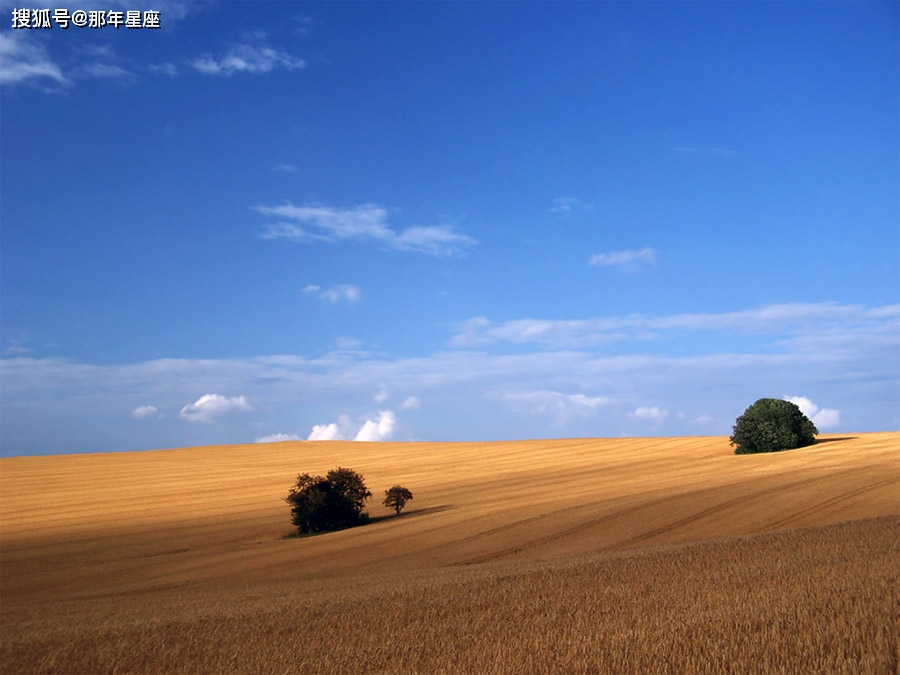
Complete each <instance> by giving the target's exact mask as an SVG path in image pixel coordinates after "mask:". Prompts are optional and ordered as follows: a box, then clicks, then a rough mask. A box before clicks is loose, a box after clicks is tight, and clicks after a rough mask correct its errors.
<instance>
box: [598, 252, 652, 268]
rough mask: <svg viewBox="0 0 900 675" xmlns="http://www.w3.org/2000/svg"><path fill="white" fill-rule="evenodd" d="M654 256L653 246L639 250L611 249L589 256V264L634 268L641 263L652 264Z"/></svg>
mask: <svg viewBox="0 0 900 675" xmlns="http://www.w3.org/2000/svg"><path fill="white" fill-rule="evenodd" d="M656 256H657V253H656V249H653V248H642V249H641V250H640V251H612V252H610V253H598V254H597V255H594V256H591V259H590V263H589V264H591V265H600V266H602V267H619V268H621V269H635V268H636V267H637V266H638V265H639V264H641V263H643V264H647V265H652V264H653V263H655V262H656Z"/></svg>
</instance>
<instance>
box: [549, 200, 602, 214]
mask: <svg viewBox="0 0 900 675" xmlns="http://www.w3.org/2000/svg"><path fill="white" fill-rule="evenodd" d="M548 210H549V211H550V213H552V214H554V215H557V216H571V215H574V214H576V213H590V212H591V211H593V210H594V207H593V206H592V205H591V204H588V203H586V202H583V201H581V200H580V199H576V198H575V197H556V198H555V199H554V200H553V206H551V207H550V208H549V209H548Z"/></svg>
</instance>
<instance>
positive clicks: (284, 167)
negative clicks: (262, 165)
mask: <svg viewBox="0 0 900 675" xmlns="http://www.w3.org/2000/svg"><path fill="white" fill-rule="evenodd" d="M272 168H273V169H274V170H275V171H282V172H284V173H297V172H298V171H299V170H300V168H299V167H297V166H294V165H293V164H283V163H278V164H276V165H275V166H274V167H272Z"/></svg>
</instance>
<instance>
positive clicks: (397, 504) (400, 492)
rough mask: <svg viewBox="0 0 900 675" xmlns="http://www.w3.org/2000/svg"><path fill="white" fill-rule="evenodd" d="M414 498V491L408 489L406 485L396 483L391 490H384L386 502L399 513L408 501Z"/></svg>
mask: <svg viewBox="0 0 900 675" xmlns="http://www.w3.org/2000/svg"><path fill="white" fill-rule="evenodd" d="M412 498H413V496H412V492H410V491H409V490H407V489H406V488H405V487H401V486H400V485H395V486H394V487H392V488H391V489H390V490H385V491H384V501H383V502H382V504H384V505H385V506H386V507H388V508H389V509H394V511H396V512H397V515H398V516H399V515H400V511H402V510H403V507H404V506H406V502H408V501H410V500H411V499H412Z"/></svg>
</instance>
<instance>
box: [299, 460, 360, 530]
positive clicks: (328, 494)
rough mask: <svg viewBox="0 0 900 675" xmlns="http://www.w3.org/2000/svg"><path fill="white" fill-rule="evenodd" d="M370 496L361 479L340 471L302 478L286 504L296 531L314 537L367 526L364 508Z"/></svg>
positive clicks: (350, 471)
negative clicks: (319, 533)
mask: <svg viewBox="0 0 900 675" xmlns="http://www.w3.org/2000/svg"><path fill="white" fill-rule="evenodd" d="M371 496H372V493H371V492H369V489H368V488H367V487H366V484H365V482H364V481H363V477H362V476H361V475H359V474H358V473H356V472H355V471H353V470H352V469H346V468H343V467H338V468H336V469H332V470H331V471H329V472H328V474H327V475H326V476H324V477H322V476H312V475H310V474H308V473H302V474H300V475H299V476H297V482H296V483H295V484H294V485H293V486H291V491H290V493H288V495H287V497H285V501H286V502H287V503H288V504H290V505H291V522H292V523H293V524H294V525H295V526H296V527H297V530H298V531H299V532H300V533H301V534H312V533H316V532H329V531H333V530H342V529H345V528H348V527H353V526H354V525H359V524H361V523H363V522H365V520H366V519H367V517H366V515H365V514H364V513H363V508H364V507H365V501H366V500H367V499H368V498H369V497H371Z"/></svg>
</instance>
